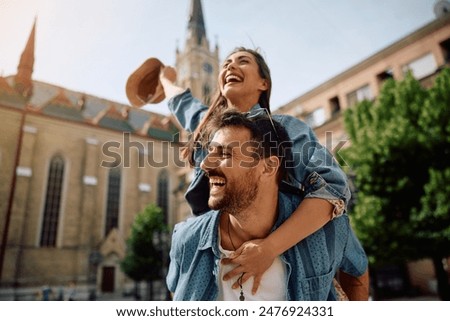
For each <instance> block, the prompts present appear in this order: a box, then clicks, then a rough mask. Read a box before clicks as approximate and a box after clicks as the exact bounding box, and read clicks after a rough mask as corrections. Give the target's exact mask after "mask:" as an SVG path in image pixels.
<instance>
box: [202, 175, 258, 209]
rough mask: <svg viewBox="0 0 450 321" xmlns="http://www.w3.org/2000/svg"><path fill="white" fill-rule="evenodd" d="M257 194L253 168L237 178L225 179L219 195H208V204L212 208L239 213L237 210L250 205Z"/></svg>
mask: <svg viewBox="0 0 450 321" xmlns="http://www.w3.org/2000/svg"><path fill="white" fill-rule="evenodd" d="M218 176H223V175H218ZM257 194H258V183H257V179H256V178H255V170H250V171H248V172H247V173H246V174H245V175H244V176H243V177H242V178H240V179H239V180H236V179H235V180H233V181H229V180H227V183H226V188H225V190H224V191H223V193H222V195H221V197H219V198H218V197H214V196H210V197H209V200H208V205H209V207H210V208H211V209H213V210H220V211H222V212H225V213H229V214H232V215H239V212H241V211H243V210H245V209H246V208H248V207H249V206H250V204H251V203H252V202H253V201H254V200H255V198H256V195H257Z"/></svg>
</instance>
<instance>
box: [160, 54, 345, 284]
mask: <svg viewBox="0 0 450 321" xmlns="http://www.w3.org/2000/svg"><path fill="white" fill-rule="evenodd" d="M168 68H171V67H165V68H163V69H162V71H161V74H160V81H161V84H162V86H163V88H164V92H165V95H166V97H168V98H170V100H169V109H170V110H171V112H172V113H173V114H174V115H175V116H176V117H177V119H178V121H179V122H180V124H181V125H182V126H183V127H184V128H185V129H186V130H187V131H189V132H191V133H193V135H192V136H191V144H190V148H188V149H187V153H186V155H185V156H186V157H187V158H188V159H189V160H190V163H191V164H192V165H194V166H195V175H194V179H193V180H192V182H191V185H190V186H189V188H188V191H187V193H186V199H187V201H188V202H189V204H190V206H191V208H192V210H193V213H194V214H196V215H200V214H201V213H202V212H205V211H207V210H208V209H209V208H208V204H207V201H208V195H209V186H208V179H207V178H206V176H205V175H204V173H203V172H202V171H201V170H200V168H199V165H200V163H201V161H202V160H203V158H204V157H205V155H206V152H205V149H204V148H196V146H195V142H198V141H201V140H202V137H203V136H204V135H207V128H208V126H207V125H208V121H209V120H210V119H211V116H212V115H214V114H215V113H218V112H221V111H223V110H224V109H225V108H227V107H234V108H236V109H238V110H239V111H241V112H248V113H249V115H250V116H251V115H257V114H261V113H264V112H267V114H268V115H270V105H269V99H270V92H271V87H272V83H271V77H270V70H269V68H268V66H267V64H266V62H265V61H264V58H263V57H262V56H261V55H260V54H259V53H258V52H257V51H254V50H251V49H246V48H242V47H241V48H237V49H235V50H234V51H233V52H232V53H231V54H230V55H229V56H228V57H227V58H226V59H225V62H224V63H223V65H222V68H221V70H220V72H219V79H218V91H217V93H216V97H215V98H214V99H213V102H212V104H211V106H210V107H209V108H208V107H207V106H204V105H202V104H201V103H200V102H199V101H198V100H197V99H195V98H194V97H193V96H192V95H191V93H190V90H189V89H188V90H185V89H183V88H181V87H178V86H176V85H175V84H174V83H173V82H172V81H170V80H169V78H168V77H166V72H167V70H168ZM273 118H274V119H276V120H277V121H278V122H280V123H281V124H282V125H283V126H284V127H285V128H286V130H287V132H288V134H289V138H290V139H291V141H292V146H293V147H292V154H293V166H292V168H291V175H290V176H291V177H290V179H291V180H290V186H291V187H292V186H294V188H295V189H296V190H297V191H299V190H302V191H303V194H304V200H303V201H302V202H301V204H300V206H299V207H298V208H297V209H296V210H295V211H294V213H292V215H291V216H290V218H289V219H288V220H287V221H286V222H285V223H284V224H282V225H281V226H280V228H278V229H277V230H275V231H274V232H272V233H271V234H270V235H269V236H268V237H267V238H265V239H260V240H253V241H250V242H247V243H245V244H243V245H242V246H241V247H240V248H239V249H238V250H237V251H236V252H235V256H234V258H232V259H224V260H223V263H224V264H230V263H233V264H238V266H237V267H236V268H235V269H233V270H232V271H230V272H229V273H227V274H226V275H225V277H224V279H225V280H227V279H229V278H233V277H236V276H241V277H240V278H238V279H237V281H236V282H235V283H234V288H237V287H238V286H239V284H238V283H239V282H241V283H244V282H246V281H247V280H248V279H249V278H250V277H252V276H253V277H254V283H253V287H252V292H253V293H256V291H257V289H258V286H259V283H260V280H261V276H262V274H263V273H264V272H265V271H266V270H267V269H268V268H269V267H270V265H271V264H272V262H273V260H274V258H275V257H277V256H278V255H280V254H281V253H283V252H284V251H285V250H287V249H289V248H290V247H292V246H293V245H295V244H297V243H298V242H300V241H301V240H303V239H304V238H305V237H307V236H308V235H310V234H312V233H314V232H315V231H317V230H318V229H319V228H321V227H322V226H324V225H325V224H326V223H327V222H328V221H329V220H330V219H332V218H333V217H335V216H336V215H340V214H342V213H343V212H344V210H345V206H346V204H347V202H348V200H349V196H350V192H349V189H348V185H347V180H346V176H345V174H344V173H343V171H342V170H341V168H340V167H339V165H338V164H337V163H336V162H335V161H334V159H333V157H332V156H331V155H330V154H329V152H328V151H327V150H326V148H325V147H323V146H322V145H320V144H319V142H318V140H317V138H316V136H315V134H314V132H313V131H312V129H311V128H310V127H308V126H307V125H306V124H305V123H304V122H302V121H300V120H298V119H297V118H294V117H292V116H287V115H274V116H273ZM284 186H287V185H286V184H284ZM243 273H244V274H243ZM242 275H243V276H242Z"/></svg>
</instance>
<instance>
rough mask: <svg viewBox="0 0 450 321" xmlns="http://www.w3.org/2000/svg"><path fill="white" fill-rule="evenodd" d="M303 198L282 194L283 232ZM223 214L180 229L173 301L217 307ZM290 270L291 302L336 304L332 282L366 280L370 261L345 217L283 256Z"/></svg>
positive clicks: (171, 281)
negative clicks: (346, 277)
mask: <svg viewBox="0 0 450 321" xmlns="http://www.w3.org/2000/svg"><path fill="white" fill-rule="evenodd" d="M300 200H301V197H299V196H297V195H293V194H285V193H282V192H280V193H279V202H278V204H279V208H278V218H277V221H276V223H275V225H274V227H273V229H276V228H277V227H279V226H280V225H281V224H282V223H283V222H284V221H285V220H286V219H287V218H288V217H289V216H290V215H291V213H292V212H293V211H294V210H295V209H296V207H297V205H298V204H300ZM219 222H220V212H218V211H212V210H210V211H208V212H207V213H204V214H203V215H201V216H198V217H193V218H190V219H188V220H187V221H185V222H182V223H179V224H177V225H176V226H175V229H174V232H173V235H172V247H171V250H170V266H169V271H168V274H167V278H166V281H167V286H168V289H169V290H170V291H171V292H173V293H174V297H173V299H174V300H180V301H213V300H216V299H217V296H218V292H219V290H218V275H219V264H220V263H219V262H220V252H219V244H218V239H219V237H218V233H219ZM280 258H281V260H282V261H283V262H284V263H285V264H286V271H287V273H286V289H287V293H286V298H287V299H288V300H294V301H303V300H305V301H319V300H320V301H324V300H336V299H337V294H336V290H335V288H334V286H333V278H334V276H335V274H336V271H337V270H339V269H340V270H342V271H343V272H345V273H347V274H350V275H353V276H355V277H358V276H361V275H362V274H363V273H364V272H365V271H366V269H367V257H366V255H365V253H364V250H363V248H362V247H361V244H360V243H359V241H358V239H357V238H356V236H355V234H354V233H353V231H352V229H351V227H350V224H349V219H348V216H347V215H346V214H344V215H341V216H339V217H337V218H335V219H334V220H332V221H330V222H328V223H327V224H326V225H325V226H324V227H322V228H321V229H319V230H318V231H317V232H315V233H313V234H311V235H310V236H308V237H307V238H305V239H304V240H303V241H301V242H300V243H298V244H297V245H295V246H293V247H292V248H290V249H289V250H287V251H286V252H284V253H283V254H282V255H281V256H280Z"/></svg>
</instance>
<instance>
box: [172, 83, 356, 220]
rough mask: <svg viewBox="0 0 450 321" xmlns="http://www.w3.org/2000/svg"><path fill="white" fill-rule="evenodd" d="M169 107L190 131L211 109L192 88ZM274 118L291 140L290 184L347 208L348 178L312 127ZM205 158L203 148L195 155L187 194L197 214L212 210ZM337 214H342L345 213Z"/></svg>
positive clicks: (254, 110)
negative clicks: (203, 103)
mask: <svg viewBox="0 0 450 321" xmlns="http://www.w3.org/2000/svg"><path fill="white" fill-rule="evenodd" d="M168 104H169V109H170V110H171V112H172V113H173V114H174V115H175V117H176V118H177V119H178V121H179V122H180V124H181V125H182V126H183V128H184V129H185V130H187V131H188V132H193V131H194V130H195V129H196V128H197V126H198V124H199V122H200V120H201V119H202V118H203V116H204V115H205V113H206V111H207V110H208V107H206V106H204V105H202V103H201V102H200V101H199V100H197V99H196V98H194V97H193V96H192V94H191V92H190V90H189V89H188V90H186V91H185V92H183V93H181V94H179V95H177V96H175V97H173V98H171V99H170V100H169V102H168ZM260 110H261V107H260V106H259V105H258V104H257V105H255V106H254V107H253V108H252V109H251V111H250V113H257V112H259V111H260ZM273 119H275V120H276V121H278V122H279V123H280V124H281V125H282V126H284V128H285V129H286V131H287V133H288V135H289V138H290V139H291V141H292V154H293V162H292V163H293V164H292V170H291V171H290V172H291V181H290V182H289V184H290V185H293V186H294V188H297V189H301V190H302V191H304V195H305V198H321V199H326V200H331V201H333V200H337V201H339V200H340V201H342V202H343V206H342V209H344V208H345V207H346V205H347V203H348V201H349V199H350V190H349V187H348V184H347V178H346V176H345V174H344V172H343V171H342V169H341V168H340V166H339V164H337V163H336V161H335V160H334V158H333V156H332V155H331V154H330V153H329V152H328V150H327V149H326V148H325V147H324V146H322V145H321V144H320V143H319V141H318V140H317V137H316V135H315V134H314V132H313V130H312V129H311V127H309V126H308V125H306V124H305V123H304V122H302V121H301V120H299V119H297V118H295V117H292V116H289V115H273ZM205 156H206V151H205V150H203V149H202V150H197V151H196V152H195V154H194V160H195V163H196V164H197V166H196V167H195V169H194V178H193V180H192V182H191V184H190V185H189V187H188V190H187V192H186V195H185V197H186V200H187V201H188V203H189V205H190V206H191V209H192V212H193V214H195V215H199V214H201V213H204V212H206V211H208V210H209V207H208V196H209V184H208V179H207V178H206V176H205V174H204V172H203V171H202V170H201V169H200V168H199V167H198V166H199V164H200V163H201V161H202V160H203V159H204V158H205ZM317 182H319V183H320V184H317ZM285 185H286V184H283V186H285ZM338 214H342V211H341V212H340V213H338Z"/></svg>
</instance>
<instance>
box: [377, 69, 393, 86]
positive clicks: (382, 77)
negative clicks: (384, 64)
mask: <svg viewBox="0 0 450 321" xmlns="http://www.w3.org/2000/svg"><path fill="white" fill-rule="evenodd" d="M392 78H394V72H393V71H392V69H386V70H385V71H383V72H380V73H379V74H378V75H377V79H378V82H380V83H383V82H384V81H386V80H388V79H392Z"/></svg>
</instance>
